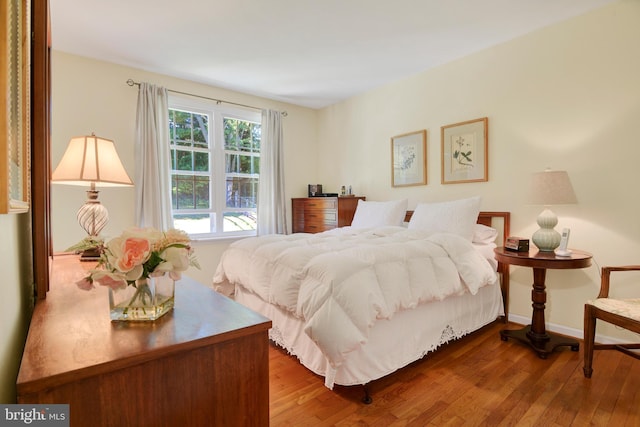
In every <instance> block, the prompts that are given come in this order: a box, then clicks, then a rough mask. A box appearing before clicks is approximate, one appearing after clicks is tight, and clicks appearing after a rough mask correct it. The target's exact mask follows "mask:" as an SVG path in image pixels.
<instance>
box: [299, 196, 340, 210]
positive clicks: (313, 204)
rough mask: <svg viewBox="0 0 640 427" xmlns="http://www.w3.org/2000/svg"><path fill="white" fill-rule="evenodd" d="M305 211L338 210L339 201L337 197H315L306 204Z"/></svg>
mask: <svg viewBox="0 0 640 427" xmlns="http://www.w3.org/2000/svg"><path fill="white" fill-rule="evenodd" d="M304 209H305V210H313V209H338V200H337V199H336V198H335V197H330V198H325V197H314V198H309V199H307V201H306V203H305V204H304Z"/></svg>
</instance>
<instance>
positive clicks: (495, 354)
mask: <svg viewBox="0 0 640 427" xmlns="http://www.w3.org/2000/svg"><path fill="white" fill-rule="evenodd" d="M508 327H509V328H517V327H520V325H512V324H510V325H508ZM503 328H505V325H504V324H503V323H500V322H495V323H493V324H491V325H488V326H486V327H485V328H483V329H481V330H480V331H477V332H475V333H473V334H471V335H469V336H467V337H464V338H462V339H460V340H457V341H455V342H452V343H449V344H447V345H446V346H444V347H442V348H440V349H439V350H438V351H436V352H434V353H432V354H429V355H427V356H426V357H425V358H423V359H422V360H420V361H418V362H415V363H413V364H411V365H409V366H408V367H406V368H404V369H401V370H399V371H397V372H395V373H393V374H392V375H390V376H388V377H385V378H382V379H379V380H377V381H374V382H372V383H371V384H370V385H369V390H370V393H371V396H372V398H373V403H371V404H370V405H365V404H363V403H362V402H361V398H362V397H363V395H364V392H363V388H362V387H361V386H355V387H342V386H336V387H335V388H334V390H333V391H332V390H329V389H327V388H326V387H325V386H324V383H323V378H321V377H319V376H317V375H315V374H313V373H311V371H309V370H307V369H306V368H305V367H303V366H302V365H301V364H300V363H299V362H298V360H297V359H296V358H295V357H292V356H290V355H288V354H287V353H286V352H285V351H283V350H282V349H280V348H279V347H276V346H275V345H273V344H272V345H271V348H270V349H269V357H270V362H269V363H270V365H269V368H270V374H269V376H270V420H271V426H273V427H276V426H296V427H298V426H334V425H335V426H384V427H386V426H420V427H423V426H545V427H546V426H589V425H591V426H616V427H618V426H619V427H622V426H640V360H635V359H633V358H631V357H629V356H625V355H624V354H622V353H620V352H617V351H596V352H595V357H594V364H593V366H594V372H593V377H592V378H591V379H586V378H584V376H583V374H582V360H583V359H582V348H583V346H582V342H581V343H580V351H579V352H574V351H571V350H570V349H569V348H568V347H563V348H561V349H558V350H557V351H556V352H554V353H553V354H550V355H549V356H548V357H547V359H540V358H538V356H537V355H536V354H535V353H534V352H533V351H532V350H531V349H530V348H529V347H527V346H525V345H523V344H522V343H519V342H517V341H516V340H509V341H506V342H505V341H502V340H501V339H500V336H499V331H500V330H501V329H503Z"/></svg>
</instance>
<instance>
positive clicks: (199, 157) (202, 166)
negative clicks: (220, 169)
mask: <svg viewBox="0 0 640 427" xmlns="http://www.w3.org/2000/svg"><path fill="white" fill-rule="evenodd" d="M193 154H194V156H195V170H196V171H198V172H209V153H198V152H196V153H193Z"/></svg>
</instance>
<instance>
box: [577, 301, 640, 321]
mask: <svg viewBox="0 0 640 427" xmlns="http://www.w3.org/2000/svg"><path fill="white" fill-rule="evenodd" d="M587 304H591V305H593V306H595V307H598V308H599V309H600V310H604V311H608V312H609V313H613V314H617V315H619V316H624V317H628V318H630V319H633V320H637V321H640V298H633V299H611V298H598V299H596V300H592V301H588V302H587Z"/></svg>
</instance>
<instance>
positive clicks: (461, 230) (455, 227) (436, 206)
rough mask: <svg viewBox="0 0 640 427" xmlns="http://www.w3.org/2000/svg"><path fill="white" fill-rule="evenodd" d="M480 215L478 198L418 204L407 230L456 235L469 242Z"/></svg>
mask: <svg viewBox="0 0 640 427" xmlns="http://www.w3.org/2000/svg"><path fill="white" fill-rule="evenodd" d="M479 213H480V197H479V196H476V197H471V198H468V199H460V200H453V201H450V202H440V203H419V204H418V206H416V209H415V211H414V212H413V215H412V216H411V221H409V229H410V230H411V229H413V230H426V231H438V232H444V233H454V234H458V235H460V236H462V237H464V238H465V239H469V241H471V239H472V237H473V229H474V225H475V224H476V221H478V214H479Z"/></svg>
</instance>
